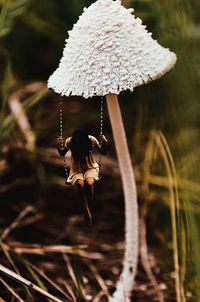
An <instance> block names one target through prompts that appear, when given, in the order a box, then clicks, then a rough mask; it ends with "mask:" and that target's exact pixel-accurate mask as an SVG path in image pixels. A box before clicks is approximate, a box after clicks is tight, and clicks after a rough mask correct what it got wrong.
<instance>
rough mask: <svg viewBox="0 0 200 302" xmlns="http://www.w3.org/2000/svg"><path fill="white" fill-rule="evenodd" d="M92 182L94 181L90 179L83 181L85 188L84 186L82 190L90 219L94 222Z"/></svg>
mask: <svg viewBox="0 0 200 302" xmlns="http://www.w3.org/2000/svg"><path fill="white" fill-rule="evenodd" d="M94 182H95V179H94V178H92V177H88V178H86V179H85V186H84V190H85V195H86V197H87V200H88V206H89V209H90V212H91V215H92V219H93V220H94V212H95V211H94V203H93V199H94Z"/></svg>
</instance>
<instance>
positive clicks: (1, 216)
mask: <svg viewBox="0 0 200 302" xmlns="http://www.w3.org/2000/svg"><path fill="white" fill-rule="evenodd" d="M92 2H94V1H89V0H88V1H87V0H73V1H67V0H59V1H56V0H48V1H44V0H41V1H34V0H8V1H7V0H0V7H1V15H0V93H1V104H0V236H1V239H0V248H1V250H0V259H1V264H3V265H4V266H6V267H8V268H10V269H12V270H13V271H16V272H17V273H18V274H22V275H23V276H25V277H26V278H28V279H29V280H31V281H33V282H34V283H35V284H37V285H38V286H40V287H41V288H43V289H45V290H47V291H49V292H51V293H52V294H53V295H55V296H57V297H59V298H60V299H61V300H62V301H107V300H108V297H109V296H110V295H111V294H112V292H113V291H114V289H115V282H116V280H117V278H118V276H119V275H120V271H121V268H122V261H123V241H124V209H123V192H122V187H121V180H120V174H119V169H118V163H117V159H116V154H115V148H114V144H113V138H112V131H111V127H110V122H109V118H108V115H107V109H106V106H105V108H104V130H103V131H104V134H105V135H106V137H107V138H108V140H109V153H108V155H107V156H106V157H105V158H104V159H103V167H102V174H103V178H102V180H101V181H100V182H99V183H98V184H96V188H95V205H96V224H95V225H94V227H93V228H92V229H88V228H87V227H86V226H84V224H83V221H82V205H81V204H80V202H79V200H78V197H77V193H76V191H75V190H74V188H72V187H71V186H66V185H65V179H64V168H63V160H62V158H60V157H59V156H58V154H57V151H56V149H55V147H56V138H57V136H58V135H59V102H60V100H59V96H58V95H56V94H55V93H53V92H51V91H48V90H47V87H46V81H47V79H48V77H49V76H50V75H51V74H52V72H53V71H54V70H55V69H56V68H57V66H58V63H59V60H60V58H61V56H62V51H63V47H64V41H65V39H66V38H67V31H68V30H70V29H71V28H72V26H73V24H74V23H75V22H77V19H78V16H79V15H80V14H81V13H82V11H83V8H84V7H85V6H86V7H88V6H89V5H90V4H91V3H92ZM122 4H123V5H124V6H125V7H133V8H134V9H135V12H134V14H135V16H137V17H140V18H141V19H142V20H143V24H146V25H147V28H148V30H149V31H151V32H152V33H153V38H154V39H156V40H158V42H159V43H160V44H161V45H162V46H164V47H168V48H170V49H171V50H172V51H174V52H175V53H176V54H177V58H178V60H177V64H176V65H175V68H174V69H173V70H172V71H170V72H169V73H167V74H166V75H165V76H164V77H162V78H161V79H159V80H156V81H154V82H152V83H150V84H148V85H146V86H144V87H138V88H136V89H135V91H134V92H133V93H132V94H131V93H129V92H124V93H121V94H120V96H119V99H120V106H121V109H122V114H123V117H124V123H125V129H126V132H127V137H128V143H129V148H130V152H131V156H132V161H133V166H134V170H135V175H136V181H137V189H138V202H139V210H140V257H139V265H138V274H137V278H136V284H135V288H134V290H133V297H134V299H135V300H134V301H140V302H143V301H160V302H162V301H178V302H184V301H194V302H196V301H200V258H199V255H200V241H199V239H200V238H199V237H200V224H199V220H200V207H199V201H200V200H199V199H200V183H199V175H200V159H199V154H200V139H199V137H200V118H199V117H200V102H199V84H200V51H199V48H200V2H199V0H190V1H187V0H168V1H161V0H126V1H125V0H124V1H122ZM63 102H64V106H63V114H64V135H65V137H68V136H71V135H72V133H73V131H74V130H75V129H77V128H83V129H86V130H87V131H88V132H89V133H90V134H92V135H95V136H96V137H98V135H99V131H100V99H99V98H94V99H90V100H84V99H82V98H79V97H70V98H65V99H64V100H63ZM67 160H68V159H67ZM110 217H112V219H110ZM0 298H1V299H2V301H6V302H8V301H9V302H10V301H45V299H46V298H44V297H42V296H41V295H39V294H36V293H35V292H33V291H30V290H28V289H25V288H24V287H23V286H22V285H19V284H17V283H16V282H15V281H12V280H10V279H9V278H7V277H4V276H2V275H0ZM1 299H0V300H1ZM20 299H21V300H20Z"/></svg>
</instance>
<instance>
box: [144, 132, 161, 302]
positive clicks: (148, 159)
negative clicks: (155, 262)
mask: <svg viewBox="0 0 200 302" xmlns="http://www.w3.org/2000/svg"><path fill="white" fill-rule="evenodd" d="M153 155H154V141H153V138H152V137H151V138H150V140H149V142H148V144H147V147H146V152H145V158H144V163H143V182H142V184H141V194H142V199H143V206H142V209H141V217H140V256H141V262H142V265H143V267H144V270H145V272H146V274H147V276H148V278H149V280H150V281H151V284H152V285H153V287H154V289H155V291H156V293H157V296H158V300H159V301H160V302H164V296H163V292H162V291H161V290H160V288H159V285H158V282H157V280H156V278H155V277H154V275H153V272H152V269H151V265H150V262H149V254H148V245H147V239H146V238H147V233H146V217H147V206H148V203H147V196H149V180H150V167H151V164H152V160H153Z"/></svg>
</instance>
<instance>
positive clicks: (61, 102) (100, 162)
mask: <svg viewBox="0 0 200 302" xmlns="http://www.w3.org/2000/svg"><path fill="white" fill-rule="evenodd" d="M103 106H104V102H103V96H102V97H101V106H100V131H99V134H100V141H99V143H100V146H101V147H102V137H101V135H102V134H103ZM59 115H60V116H59V124H60V127H59V130H60V136H59V137H60V138H61V139H62V140H63V142H64V137H63V99H62V96H61V97H60V110H59ZM64 147H65V146H64V143H62V149H64ZM98 165H99V180H101V179H102V176H101V166H102V154H101V153H99V159H98ZM64 173H65V184H66V185H68V184H69V183H68V182H67V179H68V176H69V172H68V169H67V162H66V158H65V156H64Z"/></svg>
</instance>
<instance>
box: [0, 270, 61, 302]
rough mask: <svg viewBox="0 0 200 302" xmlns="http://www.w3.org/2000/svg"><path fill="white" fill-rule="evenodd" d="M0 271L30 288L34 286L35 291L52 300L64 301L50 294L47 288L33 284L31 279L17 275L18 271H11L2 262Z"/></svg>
mask: <svg viewBox="0 0 200 302" xmlns="http://www.w3.org/2000/svg"><path fill="white" fill-rule="evenodd" d="M0 272H2V273H4V274H5V275H7V276H8V277H10V278H12V279H14V280H15V281H17V282H19V283H21V284H23V285H26V286H28V287H30V288H33V289H34V290H35V291H37V292H39V293H40V294H42V295H43V296H45V297H47V298H49V299H51V300H52V301H55V302H63V301H62V300H60V299H58V298H56V297H54V296H52V295H51V294H49V293H48V292H46V291H45V290H43V289H42V288H40V287H38V286H37V285H35V284H33V283H32V282H30V281H29V280H27V279H25V278H23V277H21V276H19V275H17V274H16V273H14V272H13V271H11V270H10V269H8V268H6V267H4V266H3V265H1V264H0Z"/></svg>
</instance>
